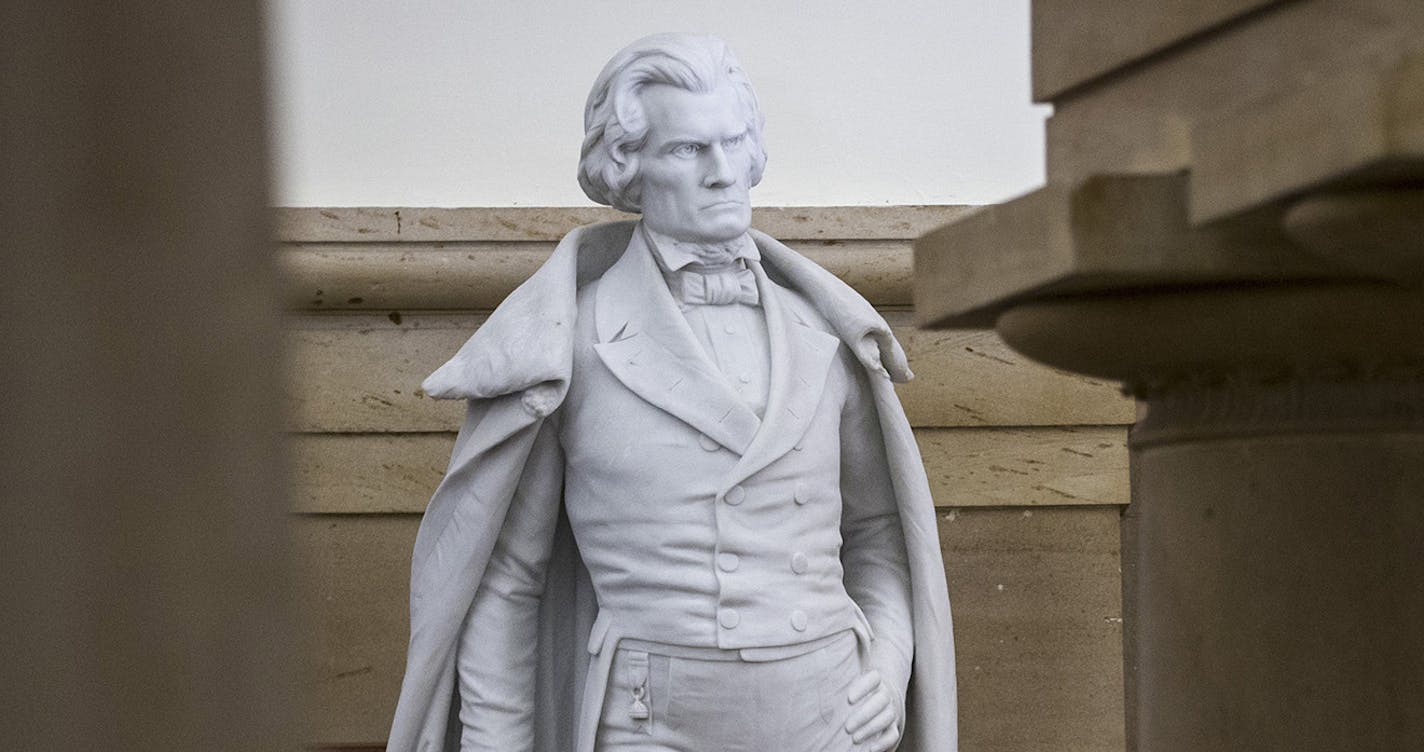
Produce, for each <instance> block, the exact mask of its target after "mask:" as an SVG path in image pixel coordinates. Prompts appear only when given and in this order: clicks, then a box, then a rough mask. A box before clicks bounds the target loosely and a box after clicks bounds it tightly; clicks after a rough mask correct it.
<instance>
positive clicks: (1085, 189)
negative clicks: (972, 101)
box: [914, 173, 1349, 328]
mask: <svg viewBox="0 0 1424 752" xmlns="http://www.w3.org/2000/svg"><path fill="white" fill-rule="evenodd" d="M1187 190H1188V176H1187V175H1185V174H1179V173H1174V174H1167V175H1102V176H1098V177H1094V178H1090V179H1088V180H1086V181H1084V182H1083V183H1081V184H1078V185H1072V186H1066V185H1049V186H1047V187H1045V188H1043V189H1041V190H1038V191H1035V192H1034V193H1030V194H1028V195H1026V196H1023V197H1021V198H1018V199H1014V200H1012V201H1010V202H1008V203H1005V204H1001V205H998V206H991V207H985V208H984V209H981V210H979V211H977V212H975V213H973V214H970V215H968V216H966V217H964V218H963V219H960V220H959V221H957V222H955V223H953V224H951V225H948V226H946V227H942V228H940V229H939V230H936V231H935V232H932V233H930V234H928V235H925V236H924V237H921V238H920V239H919V240H917V241H915V279H914V285H915V286H914V292H915V309H916V311H917V320H918V323H919V324H920V325H921V326H929V327H946V328H981V327H988V326H992V325H993V323H994V318H995V317H996V316H997V315H998V314H999V313H1000V312H1002V311H1004V310H1006V309H1007V308H1009V307H1011V306H1013V305H1014V304H1015V303H1018V302H1021V301H1025V300H1035V299H1041V298H1045V297H1049V296H1060V295H1083V294H1091V293H1112V292H1116V291H1121V290H1139V289H1144V288H1171V287H1177V286H1183V285H1206V284H1221V283H1241V282H1266V281H1271V282H1277V281H1283V280H1319V279H1327V278H1332V277H1333V278H1340V277H1343V276H1348V274H1349V272H1348V271H1346V270H1344V269H1342V268H1341V267H1339V266H1338V265H1336V264H1333V263H1331V262H1330V261H1328V260H1324V259H1321V258H1318V257H1312V256H1310V255H1309V254H1305V253H1302V252H1301V251H1300V249H1299V248H1297V247H1296V246H1295V245H1294V243H1292V242H1291V241H1290V239H1289V238H1287V237H1286V236H1285V234H1284V232H1283V231H1282V229H1281V226H1280V222H1279V217H1278V215H1277V214H1276V213H1275V212H1258V213H1253V214H1250V215H1247V216H1243V217H1239V218H1234V219H1232V220H1230V221H1224V222H1217V223H1213V224H1211V225H1209V226H1205V227H1195V226H1193V225H1192V224H1191V222H1190V220H1189V218H1188V211H1187Z"/></svg>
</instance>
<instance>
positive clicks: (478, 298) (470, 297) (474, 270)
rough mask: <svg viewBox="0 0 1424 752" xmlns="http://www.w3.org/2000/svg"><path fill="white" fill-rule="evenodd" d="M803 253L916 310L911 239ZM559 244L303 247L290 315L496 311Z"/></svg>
mask: <svg viewBox="0 0 1424 752" xmlns="http://www.w3.org/2000/svg"><path fill="white" fill-rule="evenodd" d="M793 245H794V248H795V250H797V251H799V252H801V253H802V254H804V255H806V256H807V257H809V258H810V259H812V260H813V261H815V262H816V263H818V264H820V265H821V266H823V267H825V268H826V269H827V270H829V271H830V272H831V273H832V274H835V275H836V276H837V277H840V278H841V279H842V280H845V282H847V283H848V284H850V285H851V286H852V287H854V288H856V290H857V291H859V292H860V294H861V295H863V296H865V298H866V299H867V300H869V301H870V302H871V303H874V304H875V305H881V306H906V305H909V304H910V278H911V270H910V257H911V252H910V243H909V241H908V240H803V241H799V242H794V243H793ZM553 249H554V243H552V242H546V241H540V242H512V241H462V242H438V243H436V242H420V243H416V242H400V243H394V242H389V241H382V242H370V243H301V244H287V245H286V246H285V247H283V249H282V251H281V252H280V255H279V256H278V259H279V262H280V264H281V268H282V275H283V278H284V280H285V282H286V295H285V298H286V305H287V307H288V308H290V309H305V310H313V311H327V310H384V311H410V310H493V309H494V308H495V307H496V306H498V305H499V303H500V302H501V301H503V300H504V298H505V296H507V295H508V294H509V293H510V292H511V291H512V290H514V288H515V287H517V286H519V285H520V284H521V283H522V282H524V280H526V279H528V278H529V276H530V275H531V274H533V273H534V272H535V271H536V270H537V269H538V268H539V266H540V265H541V264H543V263H544V261H545V260H546V259H547V258H548V257H549V254H550V253H551V252H552V251H553Z"/></svg>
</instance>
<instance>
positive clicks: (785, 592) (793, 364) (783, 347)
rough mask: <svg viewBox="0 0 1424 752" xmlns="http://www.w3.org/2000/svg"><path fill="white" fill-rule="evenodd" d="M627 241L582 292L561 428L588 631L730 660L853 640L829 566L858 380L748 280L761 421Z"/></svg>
mask: <svg viewBox="0 0 1424 752" xmlns="http://www.w3.org/2000/svg"><path fill="white" fill-rule="evenodd" d="M634 237H635V240H634V242H632V243H630V245H629V247H628V250H627V251H626V252H625V254H624V256H623V258H622V259H620V260H619V261H618V262H617V263H616V264H615V265H614V266H613V267H612V268H611V269H609V271H608V272H607V273H605V274H604V275H603V277H602V278H601V279H600V280H598V281H596V282H593V283H590V284H589V285H587V286H586V287H585V288H583V289H582V290H580V292H579V297H578V306H579V313H578V317H577V319H576V321H577V324H576V326H577V329H576V332H575V348H574V362H573V376H572V379H571V384H572V386H571V387H570V390H569V394H568V396H567V398H566V399H565V401H564V404H563V406H562V408H561V413H560V416H559V421H560V423H559V437H560V444H561V445H562V447H563V451H564V455H565V476H564V503H565V506H566V508H567V511H568V516H569V521H570V523H571V524H572V528H573V531H574V536H575V539H576V541H577V543H578V547H579V551H580V554H581V555H582V557H583V561H584V564H585V565H586V566H587V567H588V570H589V574H590V576H591V579H592V582H593V586H594V591H595V593H596V595H597V598H598V603H599V609H600V612H601V613H600V618H601V619H611V620H612V621H614V622H616V623H617V624H618V626H619V628H620V630H621V631H622V633H623V634H624V635H625V636H628V637H633V638H638V639H645V640H651V641H656V642H663V643H670V644H675V645H686V646H692V647H717V648H726V649H746V648H759V647H773V646H780V645H790V644H795V643H799V642H805V641H808V640H812V639H816V638H818V637H821V636H824V635H827V634H831V633H833V632H837V631H840V630H843V629H861V628H864V627H865V619H864V616H863V615H862V614H861V613H860V611H859V609H858V607H857V606H856V604H855V603H854V601H852V600H851V598H850V596H849V595H848V594H847V592H846V589H845V586H844V582H843V570H842V566H841V561H840V548H841V511H842V506H841V495H840V467H841V443H840V425H841V419H842V409H843V407H844V405H845V402H846V394H847V390H848V389H850V388H853V386H854V381H853V378H852V376H851V373H850V371H849V369H850V368H851V367H852V366H851V364H850V363H849V362H848V359H847V357H846V355H845V354H844V353H841V352H840V351H839V350H840V349H841V348H842V346H841V344H840V342H839V340H838V339H837V338H836V337H834V336H832V335H830V334H828V333H826V331H824V330H823V327H824V324H823V323H822V322H819V321H818V320H817V317H816V316H815V314H814V311H813V309H811V307H810V306H809V305H808V304H806V303H805V302H804V301H802V300H799V299H798V298H797V296H796V295H795V294H794V293H792V292H791V291H789V290H786V289H785V288H782V287H780V286H779V285H776V284H775V283H774V282H772V281H771V280H769V279H768V278H767V277H766V275H765V273H764V272H762V271H761V269H760V267H759V266H758V267H756V268H755V271H756V272H757V276H758V286H759V288H760V293H761V298H762V301H763V307H764V310H765V312H766V318H767V324H768V328H769V332H768V335H769V340H770V341H771V359H772V376H771V381H772V383H771V387H770V394H769V396H768V405H767V414H766V417H765V418H764V419H759V418H757V416H756V415H755V413H752V412H751V410H750V409H749V408H748V407H747V406H746V405H745V404H744V403H743V402H742V401H741V399H740V398H738V397H737V396H736V395H735V394H734V393H733V392H732V389H731V386H730V385H728V384H726V382H725V379H724V377H723V376H722V375H721V374H720V372H719V371H718V370H717V367H716V366H715V365H714V364H713V363H712V362H711V360H710V359H709V358H707V356H706V354H705V353H703V352H702V351H701V347H700V345H698V344H697V342H696V340H695V339H694V337H693V334H692V332H691V330H690V329H689V328H688V326H687V323H686V321H685V320H684V318H683V316H682V315H681V314H680V312H679V311H678V310H677V308H676V305H675V304H674V302H673V300H672V297H671V295H670V293H669V292H668V290H667V287H666V284H665V282H664V281H663V279H662V275H661V274H660V273H659V272H658V269H657V267H656V264H655V262H654V261H653V259H652V257H651V253H650V251H649V250H648V249H647V247H646V245H644V244H643V243H641V242H639V241H638V239H637V238H638V234H636V233H635V236H634Z"/></svg>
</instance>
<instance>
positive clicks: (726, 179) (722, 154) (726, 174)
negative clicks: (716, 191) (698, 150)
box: [702, 144, 737, 188]
mask: <svg viewBox="0 0 1424 752" xmlns="http://www.w3.org/2000/svg"><path fill="white" fill-rule="evenodd" d="M704 153H705V154H706V155H707V165H706V170H707V171H706V173H705V174H703V176H702V185H703V186H704V187H706V188H726V187H727V186H729V185H731V184H732V183H735V182H736V181H737V175H736V173H735V172H733V171H732V164H731V162H730V161H728V159H727V151H726V150H725V149H723V148H722V145H721V144H712V145H711V146H709V147H707V151H706V152H704Z"/></svg>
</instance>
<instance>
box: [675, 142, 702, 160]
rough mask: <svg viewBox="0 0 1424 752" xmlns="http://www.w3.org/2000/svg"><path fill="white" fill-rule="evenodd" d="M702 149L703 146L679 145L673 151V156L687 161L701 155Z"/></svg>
mask: <svg viewBox="0 0 1424 752" xmlns="http://www.w3.org/2000/svg"><path fill="white" fill-rule="evenodd" d="M702 149H703V146H702V144H678V145H677V147H676V148H674V149H673V150H672V154H673V156H675V157H683V158H685V159H686V158H691V157H695V156H697V155H698V154H701V153H702Z"/></svg>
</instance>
